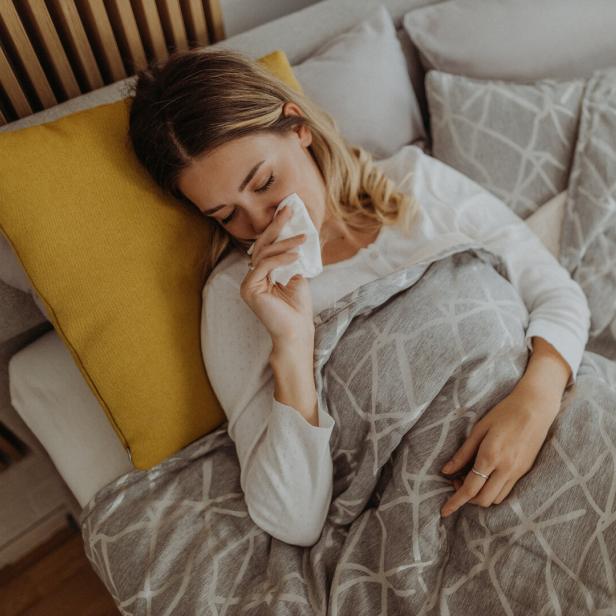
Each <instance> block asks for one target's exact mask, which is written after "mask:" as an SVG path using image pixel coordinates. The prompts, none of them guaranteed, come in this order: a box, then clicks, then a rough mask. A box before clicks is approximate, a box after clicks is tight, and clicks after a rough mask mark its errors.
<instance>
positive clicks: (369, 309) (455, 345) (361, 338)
mask: <svg viewBox="0 0 616 616" xmlns="http://www.w3.org/2000/svg"><path fill="white" fill-rule="evenodd" d="M505 274H506V270H505V268H504V266H503V263H502V261H501V260H500V257H498V256H497V255H495V254H494V253H491V252H489V251H487V250H485V249H483V248H482V247H478V246H476V245H475V246H472V245H471V244H469V245H466V246H465V245H460V246H458V247H457V250H455V251H449V252H443V253H442V254H440V255H438V256H437V257H436V258H434V260H431V261H430V262H423V263H418V264H414V265H412V266H409V267H406V268H403V269H401V270H397V271H395V272H393V273H391V274H389V275H388V276H385V277H382V278H378V279H376V280H373V281H371V282H369V283H366V284H365V285H363V286H361V287H359V288H357V289H355V290H354V291H352V292H350V293H349V294H347V295H346V296H344V297H343V298H341V299H339V300H338V301H337V302H336V303H335V304H334V305H333V306H331V307H329V308H326V309H325V310H323V311H322V312H321V313H319V315H317V318H316V320H315V381H316V384H317V395H318V402H319V404H320V405H321V406H322V408H323V410H325V411H326V412H328V413H330V414H331V415H332V417H333V418H334V419H335V426H334V431H333V433H332V438H331V441H330V446H331V454H332V457H333V460H334V488H333V494H332V502H331V505H330V508H329V511H328V515H327V519H326V521H325V524H324V527H323V531H322V533H321V536H320V538H319V540H318V541H317V543H316V544H315V545H313V546H309V547H304V546H296V545H290V544H287V543H284V542H282V541H280V540H278V539H275V538H273V537H271V536H270V535H268V534H267V533H266V532H265V531H263V530H262V529H260V528H259V527H258V526H257V525H256V524H255V523H254V522H253V521H252V520H251V518H250V516H249V514H248V512H247V509H246V504H245V501H244V497H243V494H242V490H241V486H240V481H239V477H240V466H239V462H238V459H237V455H236V452H235V447H234V444H233V441H231V439H230V437H229V436H228V433H227V431H226V426H225V425H223V426H221V427H220V428H218V429H217V430H216V431H214V432H212V433H210V434H207V435H205V436H204V437H202V438H200V439H198V440H197V441H195V442H193V443H191V444H190V445H189V446H188V447H185V448H184V449H183V450H181V451H180V452H178V453H177V454H175V455H173V456H171V457H170V458H168V459H166V460H164V461H163V462H162V463H160V464H159V465H158V466H156V467H154V468H151V469H149V470H147V471H139V470H133V471H130V472H129V473H127V474H126V475H123V476H122V477H120V478H118V479H116V480H114V481H113V482H111V483H110V484H108V485H107V486H105V487H104V488H103V489H102V490H100V491H99V492H97V494H96V495H95V496H94V498H93V499H92V500H91V501H90V502H89V503H88V504H87V505H86V507H85V508H84V509H83V511H82V514H81V520H80V521H81V524H82V526H81V528H82V534H83V539H84V544H85V549H86V553H87V556H88V558H89V560H90V562H91V563H92V565H93V567H94V569H95V570H96V571H97V573H98V575H99V576H100V578H101V579H102V580H103V582H104V583H105V585H106V586H107V588H108V589H109V591H110V593H111V594H112V596H113V597H114V599H115V601H116V604H117V605H118V608H119V609H120V611H121V612H122V613H123V614H139V615H142V614H143V615H146V614H147V615H150V614H152V615H157V616H158V615H163V614H191V615H192V614H199V615H209V614H212V615H214V614H227V615H234V614H300V615H304V614H306V615H310V616H312V615H314V614H323V615H325V614H336V615H340V616H347V615H348V616H351V615H356V614H431V615H432V614H434V615H436V614H448V615H451V616H467V615H468V614H516V615H517V614H520V615H522V614H523V615H527V614H565V615H573V614H614V613H616V581H615V571H616V503H615V501H616V472H615V471H616V387H615V384H616V362H612V361H610V360H608V359H606V358H605V357H603V356H601V355H598V354H595V353H592V352H589V351H585V352H584V355H583V358H582V363H581V365H580V368H579V371H578V375H577V379H576V383H575V385H574V386H572V387H571V388H570V389H569V390H567V392H566V393H565V395H564V397H563V400H562V403H561V409H560V412H559V414H558V416H557V418H556V420H555V421H554V423H553V424H552V426H551V428H550V431H549V434H548V437H547V439H546V441H545V443H544V445H543V447H542V449H541V450H540V452H539V455H538V457H537V459H536V461H535V463H534V465H533V468H532V469H531V470H530V471H529V472H528V473H527V474H526V475H525V476H524V477H522V478H521V479H520V480H519V481H518V482H517V483H516V484H515V486H514V487H513V489H512V491H511V492H510V493H509V495H508V496H507V498H505V499H504V500H503V501H502V503H500V504H499V505H492V506H491V507H488V508H483V507H480V506H478V505H472V504H468V503H467V504H466V505H465V506H463V507H462V508H460V509H459V510H458V511H457V512H455V513H454V514H452V515H451V516H449V517H448V518H441V516H440V507H441V506H442V504H443V503H444V501H445V500H446V499H447V498H449V496H450V495H451V492H452V490H453V487H452V486H450V484H449V483H448V482H447V481H446V480H445V478H444V477H443V476H441V475H440V473H439V469H440V467H441V466H442V464H443V463H444V462H445V461H446V460H447V459H448V458H449V457H450V456H451V455H452V454H453V453H454V452H455V451H456V450H457V449H458V448H459V447H460V445H461V444H462V442H463V441H464V440H465V439H466V437H467V436H468V434H469V433H470V430H471V429H472V427H473V425H474V424H475V423H476V422H477V421H478V420H479V419H480V418H481V417H482V416H483V414H485V413H486V412H487V411H488V410H489V409H490V408H492V407H493V406H494V405H495V404H496V403H498V402H499V401H500V400H501V399H502V398H503V397H504V396H506V395H507V394H508V393H509V392H510V391H511V389H512V388H513V387H514V385H515V384H516V383H517V382H518V380H519V379H520V377H521V376H522V374H523V373H524V370H525V368H526V365H527V362H528V357H529V351H528V348H527V347H526V343H525V331H526V328H527V326H528V323H529V313H528V311H527V309H526V306H525V304H524V302H523V301H522V299H521V297H520V296H519V294H518V293H517V291H516V290H515V288H514V287H513V286H512V285H511V284H510V283H509V281H508V280H507V278H506V275H505Z"/></svg>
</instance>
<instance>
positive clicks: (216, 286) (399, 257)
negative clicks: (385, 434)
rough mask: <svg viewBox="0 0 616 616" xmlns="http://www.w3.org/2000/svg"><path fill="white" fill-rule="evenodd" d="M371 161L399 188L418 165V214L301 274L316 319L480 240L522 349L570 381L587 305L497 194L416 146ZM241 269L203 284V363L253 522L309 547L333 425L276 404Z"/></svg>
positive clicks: (264, 335) (324, 502)
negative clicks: (358, 292)
mask: <svg viewBox="0 0 616 616" xmlns="http://www.w3.org/2000/svg"><path fill="white" fill-rule="evenodd" d="M377 165H378V166H380V167H381V168H382V170H383V171H384V172H385V173H386V174H387V175H388V176H389V177H391V178H392V179H393V180H395V181H397V182H400V181H402V180H403V178H404V176H405V175H407V173H408V172H409V171H411V170H414V173H413V174H412V175H411V176H410V177H408V178H407V179H406V181H404V183H402V184H401V185H400V186H401V189H402V190H405V191H407V192H409V193H411V194H414V195H415V197H416V199H417V200H418V201H419V203H420V205H421V215H420V218H419V219H418V220H417V219H416V222H415V223H414V226H413V230H412V233H411V235H410V236H406V235H404V234H403V232H402V231H401V230H400V229H399V228H397V227H392V226H383V227H382V229H381V231H380V233H379V235H378V236H377V238H376V240H375V241H374V242H373V243H372V244H370V245H368V246H366V247H364V248H361V249H360V250H359V251H358V252H357V253H356V254H354V255H353V256H352V257H351V258H349V259H346V260H343V261H339V262H337V263H333V264H330V265H325V266H324V268H323V272H322V273H321V274H319V275H318V276H316V277H314V278H311V279H308V282H309V285H310V289H311V294H312V300H313V314H314V315H315V316H316V315H317V314H318V313H319V312H320V311H321V310H323V309H324V308H325V307H327V306H329V305H331V304H332V303H333V302H334V301H336V300H337V299H339V298H341V297H342V296H344V295H345V294H347V293H348V292H350V291H352V290H353V289H355V288H357V287H359V286H360V285H362V284H365V283H367V282H370V281H371V280H374V279H375V278H377V277H382V276H385V275H387V274H389V273H391V272H392V271H394V270H396V269H398V268H401V267H406V266H409V265H411V264H413V263H415V262H417V261H421V260H424V259H426V258H429V257H430V256H431V255H433V254H435V253H437V252H439V251H441V250H442V249H443V248H445V247H447V246H453V245H455V244H457V243H459V242H461V241H468V240H469V239H471V240H479V241H480V242H481V243H482V244H483V245H484V246H485V247H486V248H487V249H489V250H492V251H493V252H495V253H497V254H498V255H500V256H501V257H503V259H504V262H505V265H506V268H507V272H508V275H509V278H510V282H511V284H512V285H513V286H514V287H515V288H516V289H517V290H518V292H519V294H520V296H521V297H522V299H523V301H524V302H525V305H526V306H527V309H528V311H529V324H528V327H527V330H526V341H527V346H528V348H529V349H530V350H532V340H531V338H532V337H533V336H541V337H542V338H544V339H545V340H547V341H548V342H549V343H550V344H551V345H552V346H553V347H554V348H555V349H556V350H557V351H558V352H559V353H560V354H561V355H562V357H563V358H564V359H565V360H566V362H567V363H568V364H569V366H570V368H571V376H570V379H569V383H568V386H569V385H571V384H572V383H573V382H574V381H575V375H576V373H577V370H578V367H579V364H580V362H581V358H582V353H583V351H584V347H585V346H586V342H587V339H588V330H589V327H590V311H589V308H588V303H587V301H586V297H585V296H584V293H583V292H582V290H581V288H580V286H579V285H578V284H577V283H576V282H575V281H574V280H572V278H571V277H570V275H569V273H568V272H567V271H566V270H565V269H564V268H563V267H562V266H561V265H560V264H559V263H558V261H557V260H556V258H555V257H554V256H553V255H552V253H550V252H549V251H548V250H547V248H546V247H545V246H544V244H543V243H542V242H541V240H540V239H539V238H538V237H537V236H536V235H535V234H534V233H533V232H532V231H531V229H530V228H529V227H528V225H527V224H526V223H525V222H524V221H523V220H522V219H521V218H519V217H518V216H517V215H516V214H514V213H513V212H512V211H511V210H510V209H509V208H508V207H507V206H506V205H505V204H504V203H503V202H502V201H500V200H499V199H498V198H497V197H495V196H494V195H492V194H491V193H489V192H487V191H486V190H485V189H483V188H482V187H480V186H479V185H478V184H476V183H475V182H473V181H472V180H470V179H469V178H468V177H467V176H465V175H463V174H462V173H460V172H458V171H457V170H455V169H453V168H452V167H449V166H448V165H446V164H444V163H442V162H441V161H439V160H437V159H435V158H432V157H431V156H429V155H428V154H425V153H424V152H423V151H422V150H421V149H420V148H418V147H416V146H412V145H409V146H405V147H403V148H402V149H401V150H399V151H398V152H397V153H396V154H395V155H393V156H392V157H390V158H388V159H385V160H382V161H378V162H377ZM248 262H249V261H248V257H246V256H244V255H242V254H240V253H239V252H236V253H233V254H230V255H227V257H225V259H223V260H222V261H221V262H220V263H219V264H218V265H217V267H216V268H215V270H214V271H213V272H212V274H211V275H210V277H209V278H208V280H207V282H206V284H205V286H204V288H203V313H202V329H201V342H202V350H203V359H204V363H205V367H206V370H207V373H208V376H209V379H210V382H211V384H212V387H213V389H214V392H215V394H216V396H217V397H218V400H219V402H220V404H221V406H222V408H223V410H224V412H225V414H226V416H227V419H228V431H229V435H230V437H231V439H232V440H233V441H234V443H235V445H236V450H237V454H238V458H239V462H240V467H241V474H240V483H241V487H242V490H243V492H244V495H245V500H246V505H247V509H248V513H249V515H250V517H251V518H252V520H253V521H254V522H255V523H256V524H257V525H258V526H259V527H261V528H262V529H264V530H265V531H266V532H268V533H269V534H270V535H272V536H273V537H276V538H278V539H280V540H282V541H285V542H287V543H290V544H295V545H312V544H314V543H315V542H316V541H317V540H318V538H319V536H320V534H321V529H322V527H323V524H324V522H325V518H326V516H327V512H328V509H329V505H330V502H331V497H332V487H333V465H332V459H331V454H330V446H329V440H330V436H331V432H332V430H333V426H334V420H333V418H332V417H331V416H330V415H329V414H328V413H327V412H325V411H324V410H323V409H321V408H320V405H319V409H318V417H319V425H318V426H313V425H312V424H310V423H309V422H308V421H307V420H306V419H304V417H303V416H302V415H301V414H300V413H299V411H297V410H296V409H294V408H293V407H291V406H289V405H286V404H282V403H281V402H279V401H278V400H276V399H275V397H274V379H273V373H272V370H271V367H270V365H269V355H270V353H271V350H272V341H271V337H270V335H269V333H268V332H267V330H266V328H265V326H264V325H263V324H262V323H261V321H260V320H259V319H258V317H257V316H256V315H255V314H254V313H253V311H252V310H251V309H250V308H249V307H248V305H247V304H246V303H245V302H244V301H243V300H242V299H241V297H240V294H239V287H240V284H241V281H242V280H243V278H244V276H245V275H246V273H247V271H248ZM340 429H344V427H343V426H341V427H340Z"/></svg>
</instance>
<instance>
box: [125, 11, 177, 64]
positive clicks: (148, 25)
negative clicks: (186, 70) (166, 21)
mask: <svg viewBox="0 0 616 616" xmlns="http://www.w3.org/2000/svg"><path fill="white" fill-rule="evenodd" d="M133 9H134V11H135V18H136V20H137V24H138V25H139V31H140V32H141V38H142V40H143V41H144V43H145V44H146V45H147V46H149V48H150V50H151V52H152V54H153V56H154V58H155V59H156V60H158V61H161V60H166V59H167V58H168V57H169V51H168V49H167V44H166V42H165V34H164V32H163V27H162V25H161V23H160V17H159V15H158V10H157V8H156V4H155V2H154V0H134V3H133Z"/></svg>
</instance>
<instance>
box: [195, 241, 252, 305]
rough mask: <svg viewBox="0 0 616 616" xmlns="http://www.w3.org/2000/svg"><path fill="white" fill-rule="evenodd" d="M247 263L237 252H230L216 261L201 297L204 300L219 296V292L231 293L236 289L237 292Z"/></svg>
mask: <svg viewBox="0 0 616 616" xmlns="http://www.w3.org/2000/svg"><path fill="white" fill-rule="evenodd" d="M247 267H248V263H247V261H246V258H245V257H244V256H243V255H241V254H240V253H239V252H235V251H234V252H231V253H229V254H228V255H227V256H226V257H225V258H224V259H222V260H221V261H219V262H218V264H217V265H216V267H215V268H214V269H213V271H212V272H211V273H210V275H209V276H208V278H207V280H206V281H205V284H204V285H203V289H202V291H201V297H202V298H203V299H204V300H205V299H206V298H207V299H208V300H209V299H210V298H213V297H217V296H220V295H221V294H223V295H225V294H233V290H234V289H235V290H237V292H238V294H239V289H240V285H241V283H242V280H243V278H244V276H245V275H246V271H247Z"/></svg>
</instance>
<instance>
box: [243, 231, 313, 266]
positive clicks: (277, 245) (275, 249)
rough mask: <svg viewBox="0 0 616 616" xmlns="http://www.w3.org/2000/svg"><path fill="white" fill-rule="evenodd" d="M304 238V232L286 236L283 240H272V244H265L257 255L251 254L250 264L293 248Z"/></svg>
mask: <svg viewBox="0 0 616 616" xmlns="http://www.w3.org/2000/svg"><path fill="white" fill-rule="evenodd" d="M305 240H306V234H305V233H300V234H299V235H294V236H293V237H288V238H287V239H285V240H279V241H277V242H274V243H273V244H268V245H267V246H265V247H264V248H263V249H262V250H261V252H260V253H259V255H258V257H256V259H255V257H254V256H253V258H252V264H253V265H255V266H256V264H257V261H258V260H260V259H263V258H265V257H272V256H274V255H277V254H280V253H281V252H286V251H287V250H289V248H293V247H295V246H299V245H300V244H302V243H303V242H304V241H305Z"/></svg>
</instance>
